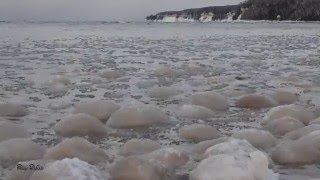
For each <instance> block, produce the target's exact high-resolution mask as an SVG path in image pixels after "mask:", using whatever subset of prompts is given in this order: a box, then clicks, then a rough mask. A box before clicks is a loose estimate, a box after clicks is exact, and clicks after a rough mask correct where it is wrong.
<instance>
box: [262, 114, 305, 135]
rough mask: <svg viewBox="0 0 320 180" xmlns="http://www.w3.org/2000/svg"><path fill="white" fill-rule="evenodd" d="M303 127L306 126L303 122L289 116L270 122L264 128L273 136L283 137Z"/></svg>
mask: <svg viewBox="0 0 320 180" xmlns="http://www.w3.org/2000/svg"><path fill="white" fill-rule="evenodd" d="M303 127H304V124H303V123H302V122H301V121H299V120H297V119H295V118H293V117H289V116H286V117H282V118H280V119H274V120H270V121H268V122H267V123H266V124H264V126H263V128H264V129H265V130H268V131H270V132H271V133H272V134H275V135H281V136H283V135H285V134H286V133H288V132H291V131H294V130H297V129H300V128H303Z"/></svg>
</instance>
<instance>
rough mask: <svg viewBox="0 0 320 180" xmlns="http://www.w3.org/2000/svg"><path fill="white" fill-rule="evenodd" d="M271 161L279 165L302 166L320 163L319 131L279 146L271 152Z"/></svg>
mask: <svg viewBox="0 0 320 180" xmlns="http://www.w3.org/2000/svg"><path fill="white" fill-rule="evenodd" d="M271 158H272V160H273V161H274V162H276V163H279V164H290V165H302V164H312V163H319V162H320V130H317V131H313V132H311V133H309V134H307V135H305V136H303V137H301V138H299V139H297V140H294V141H287V142H283V143H282V144H279V145H278V146H277V147H276V148H275V149H274V150H273V151H272V156H271Z"/></svg>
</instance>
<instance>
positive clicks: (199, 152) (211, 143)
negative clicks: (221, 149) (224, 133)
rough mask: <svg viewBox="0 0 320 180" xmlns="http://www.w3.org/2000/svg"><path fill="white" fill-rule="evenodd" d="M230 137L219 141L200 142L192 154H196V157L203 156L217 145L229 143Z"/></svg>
mask: <svg viewBox="0 0 320 180" xmlns="http://www.w3.org/2000/svg"><path fill="white" fill-rule="evenodd" d="M228 140H229V138H228V137H221V138H218V139H212V140H206V141H202V142H199V143H198V144H196V145H194V147H193V148H192V153H194V154H195V155H196V156H201V155H203V153H205V152H206V150H207V149H208V148H210V147H212V146H214V145H216V144H219V143H223V142H226V141H228Z"/></svg>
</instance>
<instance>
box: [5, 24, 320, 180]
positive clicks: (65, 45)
mask: <svg viewBox="0 0 320 180" xmlns="http://www.w3.org/2000/svg"><path fill="white" fill-rule="evenodd" d="M161 68H162V70H165V72H167V73H163V74H161V73H160V75H159V73H155V72H159V69H160V70H161ZM164 68H165V69H164ZM319 68H320V24H319V23H289V22H283V23H281V22H214V23H190V24H188V23H186V24H179V23H175V24H157V23H150V24H148V23H126V24H110V23H100V22H90V23H86V22H79V23H75V22H73V23H0V98H1V101H10V102H15V103H20V104H23V105H25V106H27V107H28V109H29V110H30V114H29V115H27V116H25V117H22V118H16V119H15V118H13V119H15V120H16V123H19V124H22V125H23V126H24V127H25V128H26V129H27V130H28V131H29V132H31V133H32V139H33V141H34V142H37V143H39V144H42V145H45V146H50V147H51V146H53V145H55V144H57V142H59V138H58V137H57V136H56V135H55V133H54V131H53V129H52V126H53V125H54V124H55V123H56V122H57V120H59V119H61V118H63V117H65V116H67V115H69V114H71V113H72V110H73V107H72V106H73V104H75V103H77V102H79V101H89V100H96V99H110V100H114V101H115V102H117V103H118V104H120V105H122V106H124V105H128V104H139V103H141V104H142V103H143V104H152V105H155V106H157V107H160V108H161V109H162V110H163V111H165V112H166V113H167V114H168V115H170V118H171V120H172V121H173V122H175V124H174V125H172V126H169V127H168V126H166V127H153V128H149V129H147V130H142V131H131V130H130V131H129V130H128V132H123V133H122V135H121V136H110V137H107V138H105V139H102V140H99V141H95V142H94V143H95V144H97V145H99V146H100V147H101V148H104V149H105V150H106V152H107V154H108V155H109V156H111V157H112V158H113V159H115V160H116V159H118V158H119V155H118V154H117V152H118V150H119V147H120V146H121V145H123V143H124V142H126V141H127V140H129V139H131V138H149V139H152V140H155V141H157V142H159V143H160V144H161V145H163V146H169V145H186V146H188V145H190V144H192V143H190V142H188V141H185V140H182V139H180V138H179V137H178V134H177V131H178V129H179V127H181V126H182V125H186V124H193V123H202V124H208V125H212V126H214V127H216V128H217V129H218V130H219V131H220V132H221V133H222V134H223V135H226V136H230V135H231V134H232V133H234V132H237V131H238V130H240V129H243V128H260V124H259V122H260V121H261V119H262V118H263V117H264V115H265V113H266V112H267V111H268V110H269V109H268V108H266V109H262V110H247V109H245V110H244V109H240V108H236V107H234V101H235V100H236V99H237V98H238V97H239V96H240V95H243V94H246V93H263V94H271V93H272V92H274V91H275V90H277V89H285V90H288V91H291V92H294V93H296V94H299V95H300V98H299V101H298V102H297V103H296V104H299V105H301V106H303V107H305V108H307V109H310V110H311V111H313V112H314V113H315V114H316V115H317V116H320V112H319V109H318V108H319V107H320V73H319ZM105 70H116V71H119V72H122V73H123V76H122V77H120V78H114V79H105V78H101V77H100V76H99V75H100V73H101V72H103V71H105ZM172 73H173V74H172ZM57 76H63V77H66V78H68V79H69V80H70V82H71V83H70V84H66V85H61V86H55V87H52V86H50V85H48V83H49V84H50V82H49V81H50V80H52V79H53V78H55V77H57ZM153 86H170V87H172V88H174V89H176V90H178V91H179V93H178V94H177V95H175V96H173V97H170V98H168V99H156V98H151V97H150V96H149V91H150V88H151V87H153ZM203 91H215V92H217V93H220V94H223V95H225V96H227V97H228V99H229V101H230V103H231V108H230V110H228V111H227V112H217V113H215V115H214V117H213V118H212V120H210V121H204V120H199V119H192V120H190V119H189V120H186V119H182V118H179V117H178V116H177V115H176V110H177V108H178V107H179V106H181V105H182V104H187V103H188V100H189V99H190V96H191V95H192V94H194V93H196V92H203ZM53 106H55V107H58V108H52V107H53ZM11 119H12V118H11ZM267 153H270V152H267ZM9 169H10V168H2V169H1V168H0V171H1V172H2V175H1V176H4V174H5V173H7V172H8V170H9ZM274 171H275V172H278V173H280V177H281V178H282V179H287V180H307V179H311V178H319V177H320V167H319V165H308V166H302V167H286V166H278V165H276V166H275V167H274ZM179 173H181V174H187V173H188V169H183V168H182V169H181V170H179ZM1 176H0V179H1Z"/></svg>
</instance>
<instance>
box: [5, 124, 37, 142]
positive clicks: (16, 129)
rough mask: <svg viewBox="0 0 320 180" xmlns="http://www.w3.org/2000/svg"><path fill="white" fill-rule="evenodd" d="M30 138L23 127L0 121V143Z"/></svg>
mask: <svg viewBox="0 0 320 180" xmlns="http://www.w3.org/2000/svg"><path fill="white" fill-rule="evenodd" d="M30 136H31V135H30V134H29V132H28V131H27V130H26V129H24V128H23V126H21V125H18V124H15V123H12V122H9V121H0V142H1V141H5V140H8V139H12V138H28V137H30Z"/></svg>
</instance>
